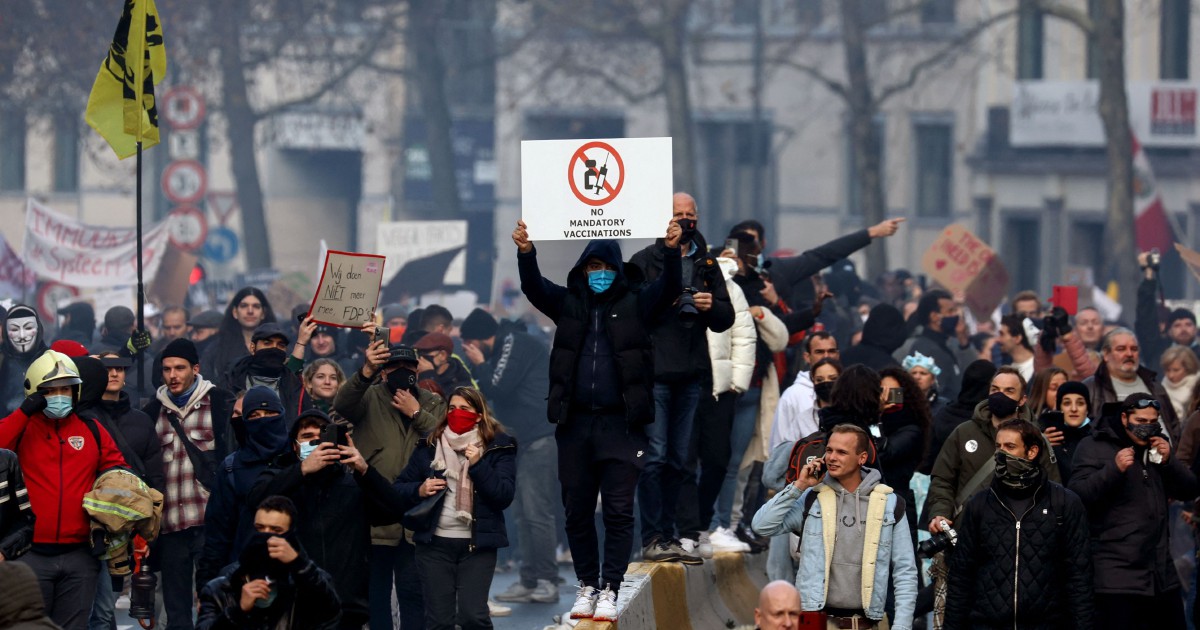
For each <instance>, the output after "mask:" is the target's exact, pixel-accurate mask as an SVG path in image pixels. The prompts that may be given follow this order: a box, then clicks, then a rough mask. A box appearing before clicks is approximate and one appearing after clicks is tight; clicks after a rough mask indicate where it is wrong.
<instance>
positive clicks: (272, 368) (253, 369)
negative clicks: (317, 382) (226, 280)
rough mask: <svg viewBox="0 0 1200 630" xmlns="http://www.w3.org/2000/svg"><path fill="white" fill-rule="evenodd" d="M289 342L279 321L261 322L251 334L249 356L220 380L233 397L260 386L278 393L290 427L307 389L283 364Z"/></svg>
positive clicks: (233, 366) (242, 359)
mask: <svg viewBox="0 0 1200 630" xmlns="http://www.w3.org/2000/svg"><path fill="white" fill-rule="evenodd" d="M290 344H291V339H290V338H288V335H287V333H286V332H284V330H283V327H281V326H280V325H279V324H276V323H267V324H262V325H261V326H259V327H258V328H255V329H254V333H253V334H252V335H250V355H249V356H245V357H242V358H240V359H238V360H237V361H235V362H234V363H233V365H232V366H231V367H230V368H229V372H228V373H226V374H225V375H224V380H223V381H222V382H221V388H222V389H224V390H226V391H228V392H230V393H232V394H233V395H234V396H236V395H238V394H240V393H242V392H244V391H248V390H250V388H252V387H255V386H259V385H261V386H263V387H266V388H267V389H270V390H271V391H273V392H275V394H276V395H277V396H279V400H280V401H281V402H282V403H283V417H284V419H285V420H286V424H287V425H288V426H291V424H292V423H293V422H295V421H296V416H297V415H298V414H299V412H300V399H301V392H302V391H303V390H304V385H303V383H301V382H300V377H299V376H297V375H296V373H295V372H293V371H291V370H289V369H287V367H286V366H285V365H284V362H285V361H286V360H287V352H288V346H289V345H290Z"/></svg>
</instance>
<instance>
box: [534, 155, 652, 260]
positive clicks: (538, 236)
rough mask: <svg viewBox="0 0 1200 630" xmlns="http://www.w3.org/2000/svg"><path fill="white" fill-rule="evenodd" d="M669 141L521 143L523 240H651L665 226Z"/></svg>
mask: <svg viewBox="0 0 1200 630" xmlns="http://www.w3.org/2000/svg"><path fill="white" fill-rule="evenodd" d="M671 182H672V175H671V139H670V138H614V139H605V140H532V141H526V142H522V143H521V218H522V219H523V220H524V221H525V223H526V224H527V225H528V226H529V238H530V240H533V241H539V240H550V241H554V240H558V241H561V240H580V239H582V240H586V239H593V238H657V237H660V236H662V235H663V234H665V233H666V230H667V222H668V221H670V220H671V195H672V184H671Z"/></svg>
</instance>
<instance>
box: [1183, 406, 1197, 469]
mask: <svg viewBox="0 0 1200 630" xmlns="http://www.w3.org/2000/svg"><path fill="white" fill-rule="evenodd" d="M1198 419H1200V412H1197V411H1193V412H1192V414H1191V415H1190V416H1188V419H1187V422H1184V423H1183V427H1184V428H1183V435H1182V436H1180V438H1179V447H1178V451H1179V452H1178V455H1179V459H1180V460H1181V461H1183V463H1184V465H1185V466H1187V467H1188V468H1191V467H1192V464H1194V463H1195V462H1196V447H1197V445H1198V444H1200V422H1198V421H1197V420H1198Z"/></svg>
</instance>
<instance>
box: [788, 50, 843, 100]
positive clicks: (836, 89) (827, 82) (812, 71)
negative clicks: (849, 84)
mask: <svg viewBox="0 0 1200 630" xmlns="http://www.w3.org/2000/svg"><path fill="white" fill-rule="evenodd" d="M778 61H779V64H780V65H782V66H785V67H788V68H792V69H793V70H798V71H800V72H802V73H804V74H806V75H808V76H809V77H811V78H813V79H815V80H817V82H819V83H821V84H822V85H824V86H825V87H826V88H827V89H828V90H829V91H830V92H833V93H834V94H837V95H838V96H839V97H840V98H841V99H842V100H845V101H847V102H848V101H849V100H850V92H849V91H848V90H847V89H846V85H845V84H844V83H842V82H841V81H838V80H837V79H834V78H833V77H831V76H829V75H827V74H825V73H823V72H821V71H820V70H818V69H817V68H816V67H815V66H810V65H808V64H804V63H800V62H798V61H792V60H791V59H779V60H778Z"/></svg>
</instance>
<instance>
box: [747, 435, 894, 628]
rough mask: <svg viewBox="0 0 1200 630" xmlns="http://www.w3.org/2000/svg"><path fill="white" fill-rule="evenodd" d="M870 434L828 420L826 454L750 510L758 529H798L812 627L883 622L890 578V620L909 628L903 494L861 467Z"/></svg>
mask: <svg viewBox="0 0 1200 630" xmlns="http://www.w3.org/2000/svg"><path fill="white" fill-rule="evenodd" d="M870 439H871V438H870V436H869V435H867V432H866V431H864V430H863V429H862V428H860V427H857V426H854V425H850V424H839V425H837V426H835V427H833V429H832V430H831V432H830V435H829V440H828V442H827V443H826V444H827V445H826V447H825V456H824V457H823V458H821V459H815V460H813V461H812V462H809V463H808V464H806V465H805V466H804V468H803V469H802V470H801V474H800V477H799V478H798V479H796V481H795V482H793V483H791V484H789V485H787V486H786V487H785V488H784V489H783V490H782V491H780V492H779V493H778V494H776V495H775V496H774V497H773V498H772V499H771V500H770V501H768V502H767V503H766V505H764V506H762V508H760V509H759V510H758V512H757V513H756V514H755V515H754V521H753V527H754V531H755V532H757V533H758V534H759V535H760V536H776V535H779V534H784V533H788V532H791V533H794V534H796V535H798V536H799V537H800V549H799V551H800V570H799V571H797V573H796V588H797V589H798V590H799V591H800V602H801V609H802V610H803V611H804V613H805V615H806V616H809V617H810V618H811V619H810V621H815V622H816V623H817V626H816V627H820V626H825V627H828V628H862V629H866V628H879V627H881V625H880V622H882V621H883V617H884V604H885V600H886V599H887V592H888V580H889V579H890V580H891V581H892V583H893V585H894V590H895V600H896V601H895V612H894V613H892V615H891V620H890V624H889V627H891V628H893V629H895V630H909V629H910V628H912V623H913V613H914V611H915V609H916V604H917V565H916V558H915V556H914V553H913V546H912V540H911V535H910V533H909V529H908V528H909V525H908V519H906V518H905V517H904V507H905V505H904V499H903V498H901V497H900V496H899V495H897V494H896V493H895V492H893V491H892V488H891V487H889V486H886V485H884V484H883V483H880V480H881V479H882V478H881V477H880V474H879V471H878V470H875V469H872V468H865V467H864V465H865V464H866V463H867V457H868V445H869V443H870ZM827 545H833V549H832V550H828V549H826V546H827Z"/></svg>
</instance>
